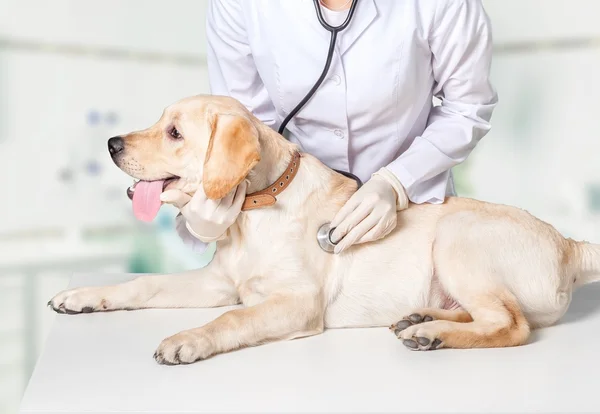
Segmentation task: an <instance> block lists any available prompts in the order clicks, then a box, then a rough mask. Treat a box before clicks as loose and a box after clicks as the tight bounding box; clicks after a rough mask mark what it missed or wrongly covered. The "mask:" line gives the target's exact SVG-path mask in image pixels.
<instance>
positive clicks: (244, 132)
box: [108, 96, 260, 205]
mask: <svg viewBox="0 0 600 414" xmlns="http://www.w3.org/2000/svg"><path fill="white" fill-rule="evenodd" d="M108 150H109V152H110V156H111V157H112V160H113V161H114V163H115V164H116V165H117V166H118V167H119V168H120V169H121V170H123V171H124V172H126V173H127V174H129V175H131V176H132V177H133V178H135V179H138V180H140V182H138V183H137V184H136V185H135V189H134V191H136V192H138V191H139V192H140V193H144V194H141V195H138V194H135V195H134V203H135V201H136V200H135V199H136V198H141V197H142V196H143V197H144V199H145V200H146V201H148V202H149V203H151V204H153V205H155V204H156V202H158V203H159V205H160V202H159V201H158V198H159V197H160V194H161V193H162V192H163V191H165V190H167V189H179V190H181V191H184V192H186V193H188V194H193V193H195V192H196V190H197V189H198V188H199V186H200V185H202V188H203V190H204V192H205V193H206V196H207V197H208V198H210V199H220V198H223V197H224V196H225V195H227V194H228V193H229V192H230V191H232V190H233V189H234V188H235V187H236V186H237V185H238V184H239V183H240V182H242V180H244V179H245V177H246V176H247V175H248V173H249V172H250V170H251V169H252V168H253V167H254V166H255V165H256V164H257V163H258V161H259V160H260V146H259V140H258V130H257V128H256V126H255V125H254V123H253V121H252V120H251V116H250V115H249V113H248V111H247V110H246V109H245V108H243V107H242V105H241V104H240V103H239V102H237V101H235V100H233V99H231V98H226V97H217V96H195V97H191V98H186V99H183V100H181V101H178V102H176V103H174V104H172V105H170V106H169V107H167V108H166V109H165V110H164V112H163V114H162V116H161V117H160V119H159V120H158V122H156V123H155V124H154V125H152V126H151V127H150V128H148V129H145V130H142V131H136V132H132V133H130V134H126V135H122V136H118V137H113V138H110V139H109V140H108Z"/></svg>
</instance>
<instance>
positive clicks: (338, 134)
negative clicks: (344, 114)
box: [333, 129, 344, 138]
mask: <svg viewBox="0 0 600 414" xmlns="http://www.w3.org/2000/svg"><path fill="white" fill-rule="evenodd" d="M333 133H334V134H335V136H336V137H338V138H344V132H343V131H342V130H341V129H336V130H335V131H333Z"/></svg>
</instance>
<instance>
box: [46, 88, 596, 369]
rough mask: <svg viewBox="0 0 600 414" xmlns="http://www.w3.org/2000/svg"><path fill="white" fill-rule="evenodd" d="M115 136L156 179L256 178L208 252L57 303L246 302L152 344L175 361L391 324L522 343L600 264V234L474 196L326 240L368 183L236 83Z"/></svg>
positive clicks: (209, 183)
mask: <svg viewBox="0 0 600 414" xmlns="http://www.w3.org/2000/svg"><path fill="white" fill-rule="evenodd" d="M109 151H110V153H111V157H112V159H113V161H114V163H115V164H116V165H117V166H118V167H119V168H120V169H121V170H123V171H124V172H125V173H127V174H129V175H131V176H132V177H134V178H135V179H138V180H141V182H145V183H151V184H149V185H154V186H155V187H156V186H157V185H158V190H159V191H158V192H157V194H159V193H160V191H163V190H164V191H166V190H169V189H178V190H181V191H183V192H186V193H187V194H190V195H192V194H194V193H195V192H196V191H197V190H198V189H200V188H202V190H203V191H204V192H205V193H206V196H207V197H208V198H210V199H213V200H218V199H221V198H223V197H225V196H226V195H228V194H230V193H231V192H232V191H234V189H235V188H236V187H237V186H238V185H239V184H240V183H241V182H242V181H243V180H247V183H248V194H250V196H248V198H247V200H246V201H248V206H247V207H248V208H247V209H244V210H243V211H242V212H241V213H240V215H239V217H238V218H237V221H236V222H235V224H234V225H233V226H231V227H230V228H229V229H228V231H227V233H226V237H223V238H222V239H221V240H219V241H218V242H217V251H216V254H215V256H214V258H213V260H212V262H211V263H210V264H209V265H207V266H206V267H204V268H202V269H199V270H193V271H189V272H183V273H181V274H178V275H147V276H140V277H137V278H135V279H133V280H131V281H128V282H126V283H122V284H118V285H109V286H101V287H83V288H77V289H72V290H66V291H63V292H60V293H59V294H57V295H56V296H55V297H54V298H53V299H52V300H51V301H50V302H49V306H51V307H52V308H53V309H54V310H55V311H56V312H60V313H69V314H73V313H88V312H99V311H109V310H110V311H113V310H124V309H127V310H132V309H144V308H206V307H218V306H227V305H238V304H243V305H244V306H241V307H236V308H235V309H233V310H230V311H228V312H225V313H224V314H223V315H221V316H220V317H218V318H216V319H215V320H213V321H212V322H210V323H208V324H206V325H204V326H201V327H195V328H193V329H190V330H186V331H183V332H180V333H176V334H175V335H173V336H171V337H168V338H166V339H164V340H163V341H162V343H160V344H159V346H158V349H157V350H156V352H155V354H154V358H155V360H156V361H157V362H158V363H161V364H167V365H174V364H188V363H193V362H196V361H200V360H203V359H206V358H209V357H212V356H215V355H217V354H221V353H225V352H229V351H233V350H237V349H240V348H244V347H249V346H256V345H260V344H263V343H266V342H271V341H277V340H291V339H295V338H301V337H307V336H311V335H317V334H320V333H322V332H323V331H324V329H326V328H354V327H388V328H389V329H390V330H391V331H392V333H393V334H394V335H396V336H397V338H399V339H400V340H401V341H402V343H403V344H404V345H405V346H406V347H407V348H408V349H410V350H415V351H425V350H434V349H442V348H463V349H464V348H490V347H511V346H520V345H524V344H526V343H527V341H528V338H529V336H530V332H531V330H533V329H537V328H541V327H546V326H549V325H552V324H554V323H555V322H556V321H558V320H559V319H560V318H561V317H562V316H563V315H564V313H565V312H566V311H567V309H568V307H569V304H570V302H571V297H572V292H573V290H574V289H576V288H578V287H580V286H583V285H585V284H588V283H591V282H594V281H597V280H599V279H600V245H597V244H592V243H589V242H586V241H575V240H572V239H567V238H565V237H563V236H562V235H561V234H560V233H559V232H558V231H556V230H555V229H554V228H553V227H552V226H551V225H549V224H547V223H545V222H543V221H540V220H539V219H537V218H535V217H533V216H532V215H530V214H529V213H528V212H526V211H523V210H521V209H518V208H515V207H511V206H506V205H500V204H492V203H487V202H482V201H477V200H473V199H468V198H461V197H448V198H447V200H446V201H445V202H444V203H442V204H410V206H409V207H408V208H407V209H405V210H402V211H399V212H398V213H397V214H398V224H397V227H396V228H395V230H393V231H392V232H391V233H390V234H389V235H388V236H386V237H385V238H383V239H381V240H378V241H375V242H370V243H364V244H358V245H354V246H353V247H351V248H350V249H348V250H346V251H344V252H342V253H341V254H337V255H336V254H331V253H327V252H324V251H323V250H321V249H320V248H319V246H318V244H317V241H316V233H317V229H318V228H319V227H320V226H321V225H322V224H324V223H327V222H330V221H331V220H332V219H333V217H334V216H335V214H336V212H337V211H338V210H339V209H340V208H341V207H342V206H343V204H344V203H345V202H346V201H347V200H348V199H349V198H350V196H351V195H352V194H353V193H354V192H355V191H356V190H357V187H358V185H357V183H356V182H355V181H354V180H352V179H350V178H348V177H346V176H344V175H341V174H339V173H337V172H335V171H333V170H331V169H330V168H328V167H326V166H325V165H324V164H322V163H321V162H320V161H319V160H318V159H316V158H315V157H314V156H311V155H310V154H307V153H301V152H300V150H299V148H298V147H297V146H296V145H294V144H292V143H291V142H289V141H287V140H286V139H285V138H283V137H282V136H281V135H279V134H277V133H276V132H275V131H274V130H272V129H271V128H270V127H268V126H266V125H265V124H263V123H261V122H260V121H259V120H258V119H257V118H256V117H254V116H253V115H252V113H251V112H250V111H249V110H248V109H247V108H245V107H244V106H243V105H242V104H241V103H240V102H238V101H237V100H235V99H233V98H230V97H225V96H213V95H198V96H192V97H187V98H184V99H181V100H179V101H177V102H175V103H173V104H171V105H170V106H168V107H167V108H166V109H165V110H164V112H163V114H162V116H161V117H160V119H159V120H158V122H157V123H156V124H154V125H153V126H151V127H149V128H148V129H145V130H141V131H136V132H132V133H129V134H127V135H123V136H119V137H113V138H111V140H109ZM294 167H296V169H294ZM290 170H291V171H290ZM290 175H292V176H293V177H290ZM278 180H279V182H278ZM152 183H154V184H152ZM156 183H159V184H156ZM272 188H274V189H275V190H272ZM279 188H281V191H278V190H279ZM265 189H267V190H269V191H268V192H265ZM270 191H273V194H269V192H270ZM253 195H254V196H253ZM157 197H158V196H157ZM253 204H258V206H254V205H253ZM255 207H258V208H255Z"/></svg>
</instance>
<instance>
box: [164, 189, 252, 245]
mask: <svg viewBox="0 0 600 414" xmlns="http://www.w3.org/2000/svg"><path fill="white" fill-rule="evenodd" d="M247 187H248V183H247V182H246V181H243V182H242V183H240V185H238V186H237V188H235V189H234V190H232V191H231V192H230V193H229V194H227V195H226V196H225V197H224V198H222V199H220V200H211V199H209V198H208V197H206V194H205V193H204V189H203V188H202V186H200V187H199V188H198V191H196V193H195V194H194V196H193V197H190V195H189V194H186V193H184V192H182V191H179V190H167V191H165V192H164V193H162V194H161V196H160V199H161V201H162V202H164V203H168V204H172V205H174V206H175V207H177V208H178V209H179V210H180V211H181V214H182V215H183V216H184V217H185V220H186V222H185V226H186V227H187V229H188V231H189V232H190V234H191V235H192V236H194V237H195V238H197V239H198V240H200V241H202V242H204V243H210V242H213V241H216V240H221V239H222V238H224V237H225V234H226V232H227V229H228V228H229V227H231V225H232V224H233V223H235V220H236V219H237V217H238V215H239V214H240V212H241V211H242V204H243V203H244V198H245V197H246V189H247Z"/></svg>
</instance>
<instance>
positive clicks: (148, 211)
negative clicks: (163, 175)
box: [133, 180, 164, 222]
mask: <svg viewBox="0 0 600 414" xmlns="http://www.w3.org/2000/svg"><path fill="white" fill-rule="evenodd" d="M163 183H164V180H158V181H140V182H138V183H137V184H136V185H135V189H134V192H133V214H134V215H135V217H136V218H137V219H138V220H142V221H146V222H150V221H152V220H154V217H156V215H157V214H158V210H160V205H161V202H160V194H161V193H162V190H163Z"/></svg>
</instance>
